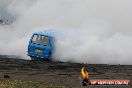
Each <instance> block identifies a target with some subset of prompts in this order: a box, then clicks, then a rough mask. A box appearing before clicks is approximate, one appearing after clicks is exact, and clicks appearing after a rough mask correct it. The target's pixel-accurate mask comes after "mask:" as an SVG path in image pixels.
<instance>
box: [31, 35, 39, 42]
mask: <svg viewBox="0 0 132 88" xmlns="http://www.w3.org/2000/svg"><path fill="white" fill-rule="evenodd" d="M37 38H38V35H33V39H32V42H33V43H34V42H35V41H36V40H38V39H37Z"/></svg>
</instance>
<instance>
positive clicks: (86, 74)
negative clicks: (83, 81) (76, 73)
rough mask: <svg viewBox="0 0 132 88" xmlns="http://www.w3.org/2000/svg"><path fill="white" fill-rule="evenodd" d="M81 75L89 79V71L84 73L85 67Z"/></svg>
mask: <svg viewBox="0 0 132 88" xmlns="http://www.w3.org/2000/svg"><path fill="white" fill-rule="evenodd" d="M81 73H82V77H83V78H88V77H89V74H88V71H84V67H83V68H82V69H81Z"/></svg>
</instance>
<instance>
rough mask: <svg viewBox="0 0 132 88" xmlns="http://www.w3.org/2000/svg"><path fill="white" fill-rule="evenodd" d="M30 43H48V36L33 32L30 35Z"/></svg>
mask: <svg viewBox="0 0 132 88" xmlns="http://www.w3.org/2000/svg"><path fill="white" fill-rule="evenodd" d="M31 42H32V43H35V44H40V45H44V46H47V45H49V37H48V36H43V35H37V34H34V35H33V37H32V41H31Z"/></svg>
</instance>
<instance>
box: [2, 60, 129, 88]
mask: <svg viewBox="0 0 132 88" xmlns="http://www.w3.org/2000/svg"><path fill="white" fill-rule="evenodd" d="M83 66H87V67H88V68H89V75H90V77H89V78H90V79H132V74H131V73H132V66H131V65H106V64H79V63H69V62H57V61H55V62H53V61H50V62H48V61H42V62H40V61H35V62H34V61H30V60H22V59H14V58H7V57H0V80H4V79H8V80H22V81H34V82H38V83H40V84H45V85H55V86H56V87H49V88H132V86H129V85H128V86H87V87H83V86H82V84H81V81H80V80H79V77H80V75H81V73H80V71H81V68H82V67H83ZM4 75H8V76H9V77H7V78H4ZM57 86H58V87H57ZM47 88H48V87H47Z"/></svg>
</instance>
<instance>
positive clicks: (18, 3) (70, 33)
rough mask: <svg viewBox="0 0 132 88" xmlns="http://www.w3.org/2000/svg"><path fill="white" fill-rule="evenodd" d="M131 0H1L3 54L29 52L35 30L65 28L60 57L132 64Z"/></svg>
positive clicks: (58, 48)
mask: <svg viewBox="0 0 132 88" xmlns="http://www.w3.org/2000/svg"><path fill="white" fill-rule="evenodd" d="M131 10H132V1H131V0H4V1H3V0H0V16H1V17H4V18H8V19H13V20H14V23H13V24H12V25H8V26H0V40H1V42H0V50H1V51H0V53H1V54H13V55H14V54H15V55H21V56H23V57H24V58H27V59H28V58H29V57H27V56H26V54H27V53H26V51H27V44H28V40H29V38H30V36H31V34H32V33H33V32H36V31H40V30H45V29H46V28H51V29H56V30H57V31H62V32H63V36H61V38H59V39H58V40H57V42H56V51H55V53H54V58H55V59H57V60H62V61H73V62H84V63H105V64H132V60H131V58H132V54H131V53H132V52H131V50H132V11H131Z"/></svg>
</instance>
